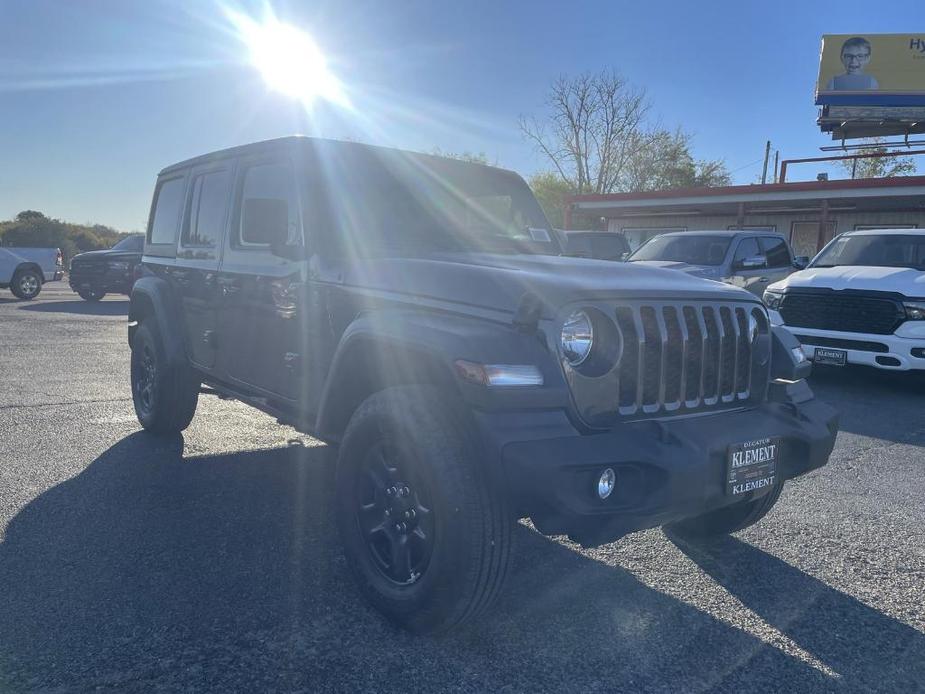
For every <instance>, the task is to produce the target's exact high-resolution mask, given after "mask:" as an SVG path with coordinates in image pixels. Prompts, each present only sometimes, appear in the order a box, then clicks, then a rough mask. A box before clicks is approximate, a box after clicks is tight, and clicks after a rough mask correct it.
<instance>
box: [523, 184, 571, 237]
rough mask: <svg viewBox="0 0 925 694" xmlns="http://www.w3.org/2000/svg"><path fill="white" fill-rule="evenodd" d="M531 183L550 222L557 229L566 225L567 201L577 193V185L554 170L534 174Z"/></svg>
mask: <svg viewBox="0 0 925 694" xmlns="http://www.w3.org/2000/svg"><path fill="white" fill-rule="evenodd" d="M529 183H530V188H531V189H532V190H533V194H534V195H535V196H536V199H537V200H538V201H539V203H540V206H541V207H542V208H543V212H545V213H546V218H547V219H548V220H549V223H550V224H552V226H553V227H554V228H556V229H562V228H563V227H564V226H565V220H564V217H565V204H566V203H565V201H566V198H568V196H570V195H575V192H576V191H575V187H574V186H573V185H572V184H571V183H569V182H568V181H565V180H563V179H562V176H560V175H559V174H558V173H556V172H554V171H544V172H542V173H538V174H534V175H533V176H531V177H530V181H529Z"/></svg>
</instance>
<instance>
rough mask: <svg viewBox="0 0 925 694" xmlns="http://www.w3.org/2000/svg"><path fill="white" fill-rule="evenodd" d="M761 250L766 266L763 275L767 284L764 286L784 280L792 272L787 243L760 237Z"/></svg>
mask: <svg viewBox="0 0 925 694" xmlns="http://www.w3.org/2000/svg"><path fill="white" fill-rule="evenodd" d="M761 248H762V250H763V251H764V257H765V259H766V260H767V264H768V267H767V272H766V273H765V275H766V276H767V278H768V282H767V284H765V286H767V285H768V284H774V283H775V282H778V281H780V280H782V279H784V278H785V277H787V275H789V274H790V273H791V272H793V271H794V267H793V258H792V257H791V256H790V248H788V247H787V242H786V241H784V239H783V238H782V237H780V236H762V237H761Z"/></svg>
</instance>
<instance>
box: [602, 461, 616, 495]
mask: <svg viewBox="0 0 925 694" xmlns="http://www.w3.org/2000/svg"><path fill="white" fill-rule="evenodd" d="M616 483H617V475H616V473H615V472H614V471H613V469H612V468H609V467H608V468H604V471H603V472H602V473H601V477H600V479H598V481H597V495H598V497H600V499H601V501H603V500H604V499H606V498H607V497H608V496H610V494H611V493H612V492H613V488H614V485H616Z"/></svg>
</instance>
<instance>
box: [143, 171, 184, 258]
mask: <svg viewBox="0 0 925 694" xmlns="http://www.w3.org/2000/svg"><path fill="white" fill-rule="evenodd" d="M185 184H186V179H185V178H183V177H180V178H170V179H167V180H166V181H161V183H160V184H158V186H157V192H155V194H154V214H153V215H152V216H151V230H150V232H149V234H148V238H149V240H150V243H169V244H171V245H173V244H175V243H176V242H177V227H178V226H179V224H180V208H181V207H182V206H183V194H184V193H185V192H186V185H185Z"/></svg>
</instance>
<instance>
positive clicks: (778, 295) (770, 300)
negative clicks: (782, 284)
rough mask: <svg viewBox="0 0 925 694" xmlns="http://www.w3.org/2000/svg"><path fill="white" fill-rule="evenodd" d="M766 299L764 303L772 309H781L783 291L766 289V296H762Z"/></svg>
mask: <svg viewBox="0 0 925 694" xmlns="http://www.w3.org/2000/svg"><path fill="white" fill-rule="evenodd" d="M761 298H762V299H764V305H765V306H767V307H768V308H769V309H771V310H772V311H777V310H779V309H780V302H781V300H782V299H783V298H784V294H783V292H775V291H772V290H770V289H766V290H765V291H764V296H763V297H761Z"/></svg>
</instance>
